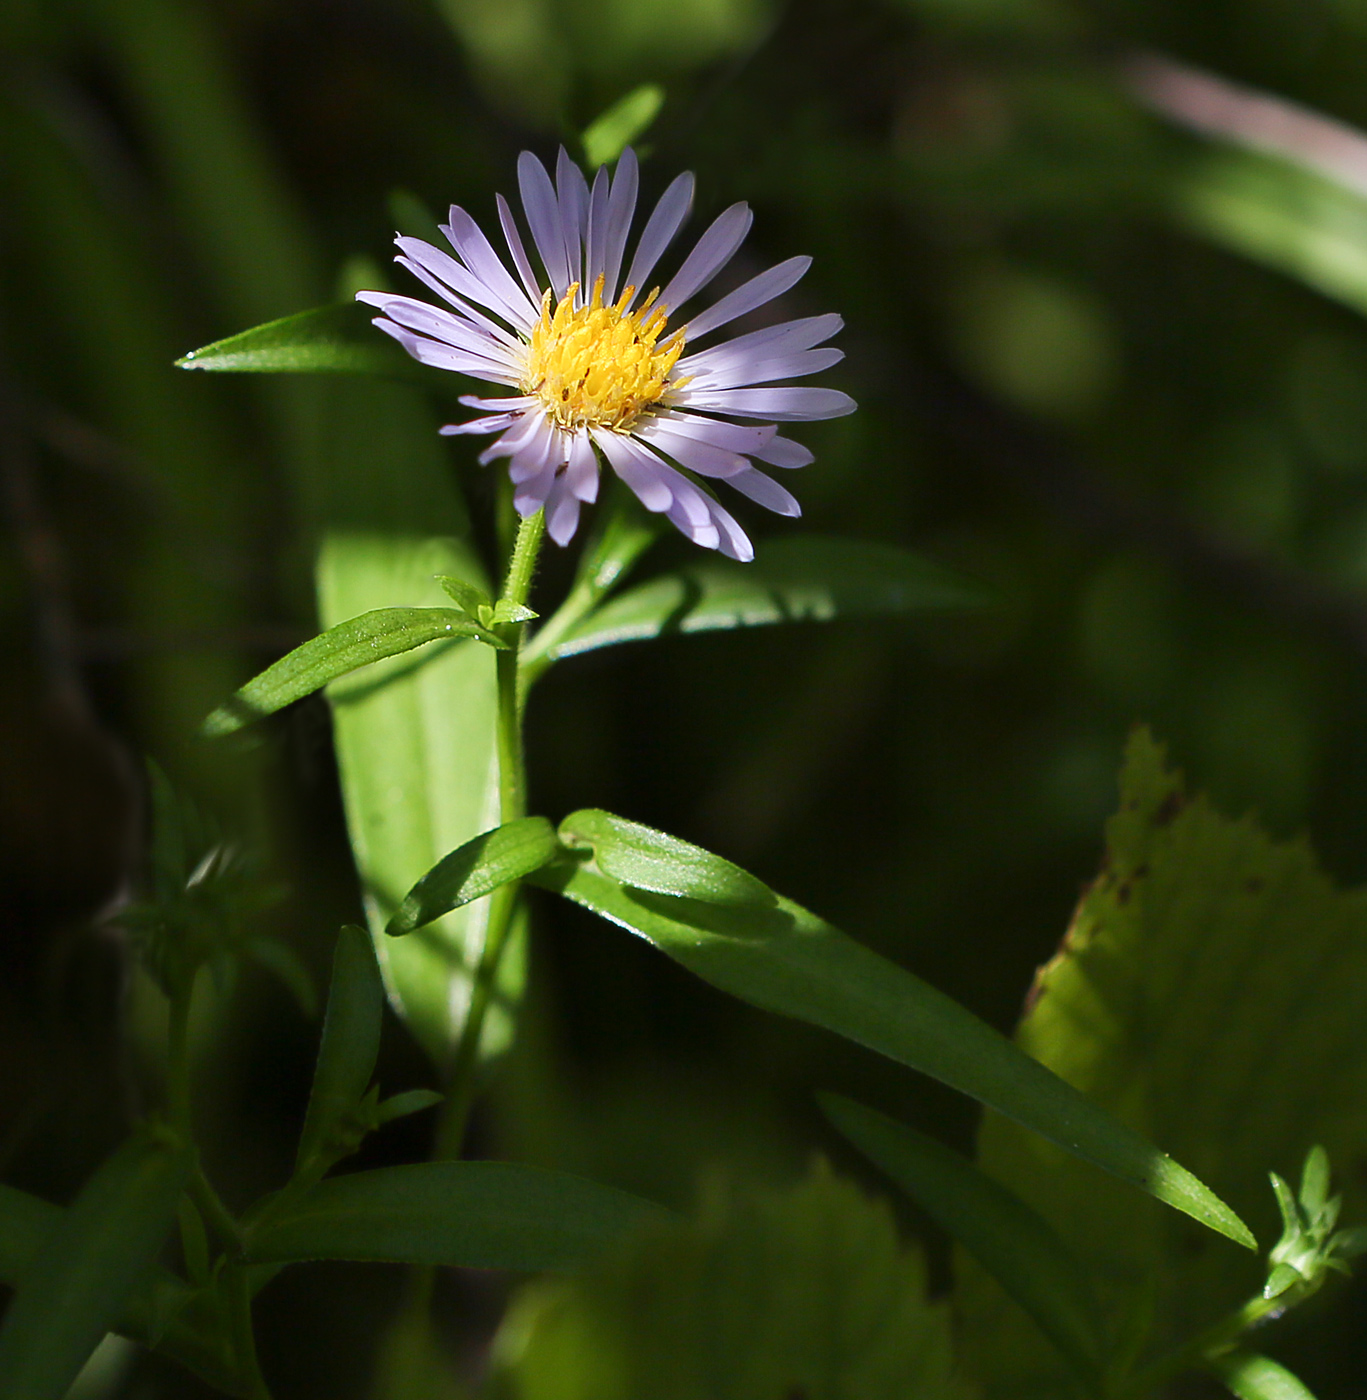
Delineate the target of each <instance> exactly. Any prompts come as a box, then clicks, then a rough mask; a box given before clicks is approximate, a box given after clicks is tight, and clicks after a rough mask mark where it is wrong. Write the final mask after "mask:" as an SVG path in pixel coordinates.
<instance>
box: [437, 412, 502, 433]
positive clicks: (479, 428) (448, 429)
mask: <svg viewBox="0 0 1367 1400" xmlns="http://www.w3.org/2000/svg"><path fill="white" fill-rule="evenodd" d="M521 417H522V415H521V414H520V413H495V414H492V415H491V416H489V417H487V418H471V419H470V421H469V422H468V423H444V424H443V425H442V426H441V427H440V428H438V429H437V432H438V433H440V434H441V436H442V437H460V436H462V435H464V434H466V433H501V432H502V431H503V430H504V428H511V427H512V425H513V424H514V423H516V422H517V420H518V419H519V418H521Z"/></svg>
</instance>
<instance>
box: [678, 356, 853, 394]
mask: <svg viewBox="0 0 1367 1400" xmlns="http://www.w3.org/2000/svg"><path fill="white" fill-rule="evenodd" d="M844 358H845V352H844V351H843V350H837V349H836V348H835V347H834V346H833V345H826V346H823V347H822V348H821V349H820V350H795V351H793V352H791V353H790V354H787V355H779V356H776V357H775V358H774V359H770V360H758V359H755V358H754V357H753V356H749V355H746V354H745V353H744V352H743V351H742V352H740V353H738V354H734V355H727V356H719V357H718V358H717V359H715V360H713V361H712V363H711V364H710V365H708V366H707V367H706V368H705V369H703V370H701V371H699V370H695V371H694V372H693V374H692V376H691V378H692V384H691V386H690V387H692V388H695V389H698V390H700V391H706V390H711V389H740V388H744V387H745V386H746V385H749V384H768V383H771V382H772V381H774V380H776V379H802V378H804V377H805V376H806V375H809V374H820V373H821V371H822V370H824V369H830V367H831V366H832V365H838V364H839V363H840V361H841V360H843V359H844Z"/></svg>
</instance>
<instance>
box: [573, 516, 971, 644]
mask: <svg viewBox="0 0 1367 1400" xmlns="http://www.w3.org/2000/svg"><path fill="white" fill-rule="evenodd" d="M985 600H986V595H985V594H984V592H983V590H981V589H977V588H974V587H973V586H972V585H970V584H968V583H965V582H963V581H962V580H960V579H958V578H956V577H955V576H954V575H953V574H951V573H950V572H949V571H948V570H946V569H944V568H942V567H941V566H940V565H938V564H934V563H932V562H931V561H930V560H928V559H923V558H921V557H920V556H918V555H915V554H912V553H909V552H908V551H907V550H903V549H896V548H894V547H893V546H892V545H879V544H869V543H867V542H865V541H862V540H861V541H857V542H856V541H851V540H837V539H822V538H820V537H817V536H806V537H803V536H793V537H789V538H787V539H783V540H774V541H770V542H768V543H767V544H765V545H763V546H761V548H760V549H759V551H758V552H757V553H756V555H755V559H754V562H753V563H751V564H736V563H732V562H730V561H728V560H716V561H701V562H698V563H696V564H691V565H689V566H688V567H687V568H685V569H681V570H680V571H679V572H677V573H673V574H666V575H664V576H663V577H661V578H656V579H651V580H650V581H649V582H648V583H643V584H640V585H639V586H637V587H636V588H632V589H629V590H628V591H627V592H625V593H622V594H619V595H618V596H617V597H615V598H613V599H612V600H611V601H609V602H607V603H605V604H604V605H603V606H602V607H601V608H599V609H598V611H597V612H595V613H593V614H591V615H590V616H589V617H588V618H586V619H585V620H584V621H583V622H581V623H579V624H578V625H577V626H576V627H574V628H573V629H572V630H570V631H569V632H567V633H566V634H565V635H564V636H562V637H560V638H559V639H557V640H556V641H555V643H554V645H553V646H551V647H550V648H548V649H547V650H546V655H547V657H548V659H550V660H558V659H560V658H561V657H565V656H575V655H577V654H578V653H580V652H583V651H593V650H595V649H596V648H598V647H607V646H617V645H618V644H620V643H622V642H639V641H648V640H650V639H651V638H653V637H659V636H667V635H672V634H675V633H692V632H715V631H726V630H730V629H732V628H736V627H766V626H770V625H772V624H774V623H779V622H830V621H832V620H834V619H837V618H843V617H861V616H870V615H877V614H885V613H905V612H929V611H937V610H941V609H947V608H967V607H975V606H980V605H981V604H982V603H983V602H984V601H985Z"/></svg>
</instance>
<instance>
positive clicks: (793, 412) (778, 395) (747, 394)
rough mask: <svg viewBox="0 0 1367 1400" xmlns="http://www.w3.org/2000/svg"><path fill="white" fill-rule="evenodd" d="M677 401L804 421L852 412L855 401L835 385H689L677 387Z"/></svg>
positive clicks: (709, 408) (750, 415)
mask: <svg viewBox="0 0 1367 1400" xmlns="http://www.w3.org/2000/svg"><path fill="white" fill-rule="evenodd" d="M675 401H676V402H677V403H679V404H682V405H685V406H686V407H688V408H700V409H703V410H705V411H706V412H708V413H735V414H738V415H739V416H740V417H742V418H773V419H777V420H778V421H780V422H783V421H791V422H799V421H801V422H807V421H811V420H813V419H817V418H839V417H841V416H842V415H844V414H846V413H853V412H854V410H855V407H856V405H855V402H854V400H853V399H852V398H851V397H850V396H849V395H848V394H842V393H841V392H840V390H839V389H803V388H791V389H789V388H783V387H779V388H775V389H712V390H706V389H705V390H701V391H699V392H697V393H694V392H693V388H692V386H691V385H688V386H686V387H685V388H683V389H681V390H680V391H679V393H678V395H677V396H676V400H675Z"/></svg>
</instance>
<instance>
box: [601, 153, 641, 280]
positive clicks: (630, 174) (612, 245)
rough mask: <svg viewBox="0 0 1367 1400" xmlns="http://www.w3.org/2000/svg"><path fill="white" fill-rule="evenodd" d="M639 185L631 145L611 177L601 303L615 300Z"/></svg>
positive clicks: (638, 169)
mask: <svg viewBox="0 0 1367 1400" xmlns="http://www.w3.org/2000/svg"><path fill="white" fill-rule="evenodd" d="M639 183H640V167H639V166H638V165H637V163H636V152H635V151H633V150H632V149H631V147H630V146H628V147H627V148H626V150H624V151H623V152H622V154H621V155H620V156H618V158H617V173H616V174H615V175H614V176H613V177H612V193H611V194H610V195H609V196H608V231H607V240H606V244H607V246H606V249H605V251H604V254H603V300H604V301H616V299H617V288H618V282H617V278H618V276H619V274H620V273H621V271H622V255H623V254H624V253H625V252H626V247H627V234H628V232H630V229H631V218H632V215H633V214H635V212H636V191H637V187H638V185H639Z"/></svg>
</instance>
